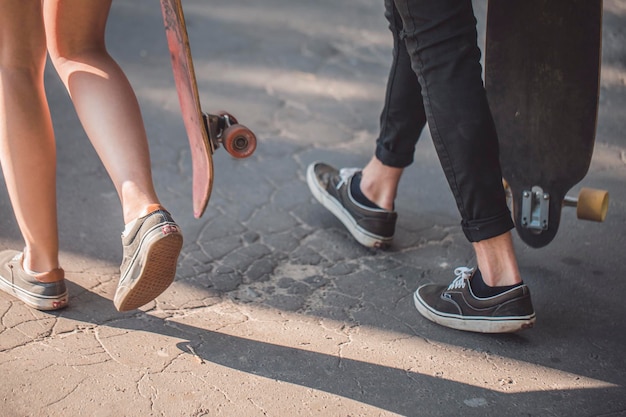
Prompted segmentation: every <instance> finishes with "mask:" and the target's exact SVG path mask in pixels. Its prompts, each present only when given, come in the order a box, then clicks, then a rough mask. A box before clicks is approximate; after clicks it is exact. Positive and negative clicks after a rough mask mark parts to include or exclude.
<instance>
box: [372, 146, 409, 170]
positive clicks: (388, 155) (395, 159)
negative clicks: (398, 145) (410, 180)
mask: <svg viewBox="0 0 626 417" xmlns="http://www.w3.org/2000/svg"><path fill="white" fill-rule="evenodd" d="M376 159H378V160H379V161H380V162H382V163H383V165H386V166H389V167H394V168H406V167H408V166H409V165H411V164H412V163H413V153H408V154H404V155H398V154H395V153H393V152H390V151H388V150H387V149H385V148H383V147H382V146H381V145H377V146H376Z"/></svg>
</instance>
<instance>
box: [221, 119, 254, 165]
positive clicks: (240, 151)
mask: <svg viewBox="0 0 626 417" xmlns="http://www.w3.org/2000/svg"><path fill="white" fill-rule="evenodd" d="M222 136H223V139H222V143H223V144H224V148H225V149H226V151H227V152H228V153H229V154H231V155H232V156H233V157H235V158H247V157H249V156H250V155H252V154H253V153H254V150H255V149H256V136H255V135H254V133H252V131H251V130H250V129H248V128H247V127H245V126H243V125H232V126H229V127H227V128H226V129H224V133H223V134H222Z"/></svg>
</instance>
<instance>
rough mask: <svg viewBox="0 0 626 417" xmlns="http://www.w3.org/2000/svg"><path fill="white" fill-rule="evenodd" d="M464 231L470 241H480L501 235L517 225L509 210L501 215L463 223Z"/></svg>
mask: <svg viewBox="0 0 626 417" xmlns="http://www.w3.org/2000/svg"><path fill="white" fill-rule="evenodd" d="M461 226H462V227H463V233H465V236H466V237H467V240H469V241H470V242H480V241H481V240H487V239H491V238H492V237H496V236H500V235H502V234H504V233H506V232H508V231H509V230H511V229H513V228H514V227H515V224H514V223H513V220H512V219H511V212H510V211H509V210H507V211H506V213H504V214H502V215H501V216H496V217H491V218H489V219H483V220H473V221H469V222H465V221H463V222H462V223H461Z"/></svg>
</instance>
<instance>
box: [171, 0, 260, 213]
mask: <svg viewBox="0 0 626 417" xmlns="http://www.w3.org/2000/svg"><path fill="white" fill-rule="evenodd" d="M161 11H162V13H163V23H164V26H165V33H166V37H167V44H168V48H169V51H170V58H171V63H172V72H173V75H174V82H175V84H176V91H177V93H178V99H179V103H180V109H181V113H182V117H183V123H184V125H185V130H186V132H187V138H188V140H189V146H190V151H191V164H192V170H193V174H192V184H193V186H192V194H193V211H194V216H195V217H196V218H200V217H201V216H202V214H203V213H204V211H205V210H206V207H207V204H208V202H209V198H210V197H211V191H212V189H213V152H214V151H215V150H216V149H217V148H218V147H219V146H220V145H224V147H225V149H226V150H227V151H228V153H229V154H231V155H232V156H234V157H236V158H246V157H248V156H250V155H251V154H252V153H253V152H254V150H255V149H256V136H255V135H254V133H252V132H251V131H250V130H249V129H248V128H246V127H245V126H243V125H240V124H238V122H237V119H235V118H234V117H233V116H232V115H230V114H229V113H226V112H219V113H218V114H216V115H214V114H206V113H203V112H202V108H201V105H200V96H199V93H198V85H197V82H196V76H195V71H194V66H193V59H192V56H191V47H190V44H189V36H188V34H187V27H186V24H185V15H184V12H183V7H182V3H181V0H161Z"/></svg>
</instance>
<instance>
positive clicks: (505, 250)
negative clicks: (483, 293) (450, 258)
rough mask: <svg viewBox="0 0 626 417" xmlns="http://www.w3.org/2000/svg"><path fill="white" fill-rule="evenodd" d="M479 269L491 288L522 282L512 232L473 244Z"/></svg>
mask: <svg viewBox="0 0 626 417" xmlns="http://www.w3.org/2000/svg"><path fill="white" fill-rule="evenodd" d="M473 246H474V250H475V251H476V260H477V263H478V269H479V270H480V272H481V273H482V278H483V280H484V282H485V284H487V285H488V286H490V287H503V286H510V285H516V284H519V283H521V282H522V278H521V274H520V272H519V267H518V265H517V259H516V257H515V251H514V248H513V241H512V238H511V232H507V233H505V234H503V235H500V236H496V237H494V238H491V239H486V240H483V241H480V242H475V243H474V244H473Z"/></svg>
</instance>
